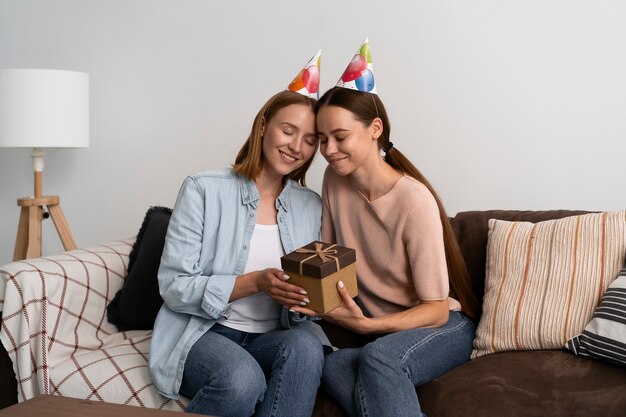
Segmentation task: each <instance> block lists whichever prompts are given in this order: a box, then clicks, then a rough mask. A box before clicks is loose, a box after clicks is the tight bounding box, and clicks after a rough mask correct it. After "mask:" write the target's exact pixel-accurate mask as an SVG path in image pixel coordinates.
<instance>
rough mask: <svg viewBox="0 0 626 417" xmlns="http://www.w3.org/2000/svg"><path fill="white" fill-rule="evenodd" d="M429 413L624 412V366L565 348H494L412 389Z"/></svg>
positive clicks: (618, 416) (613, 415)
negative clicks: (490, 353) (576, 353)
mask: <svg viewBox="0 0 626 417" xmlns="http://www.w3.org/2000/svg"><path fill="white" fill-rule="evenodd" d="M417 393H418V397H419V398H420V404H421V405H422V409H423V411H424V412H425V413H426V414H427V415H429V416H439V417H466V416H473V417H481V416H489V417H493V416H507V417H517V416H519V417H522V416H524V417H528V416H537V417H544V416H551V417H575V416H580V417H583V416H584V417H587V416H603V417H623V416H624V410H626V372H624V370H623V369H621V368H619V367H617V366H613V365H609V364H605V363H602V362H597V361H590V360H587V359H581V358H577V357H576V356H574V355H572V354H570V353H569V352H567V351H558V350H551V351H526V352H503V353H495V354H493V355H487V356H483V357H480V358H478V359H474V360H472V361H470V362H468V363H465V364H463V365H461V366H460V367H458V368H456V369H454V370H452V371H450V372H448V373H446V374H444V375H442V376H441V377H439V378H437V379H435V380H434V381H432V382H430V383H428V384H426V385H423V386H421V387H419V388H418V390H417Z"/></svg>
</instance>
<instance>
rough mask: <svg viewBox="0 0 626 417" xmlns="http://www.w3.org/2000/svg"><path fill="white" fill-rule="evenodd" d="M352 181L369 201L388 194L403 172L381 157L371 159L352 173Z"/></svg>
mask: <svg viewBox="0 0 626 417" xmlns="http://www.w3.org/2000/svg"><path fill="white" fill-rule="evenodd" d="M350 176H351V179H352V183H353V184H354V186H355V187H356V188H357V189H358V190H359V191H360V192H361V194H363V195H364V196H365V197H366V198H367V199H368V200H369V201H374V200H376V199H377V198H379V197H381V196H383V195H385V194H387V193H388V192H389V191H390V190H391V189H392V188H393V186H394V185H395V184H396V182H397V181H398V179H400V178H401V177H402V173H401V172H398V171H396V170H395V169H394V168H392V167H391V165H389V164H388V163H386V162H385V161H384V160H383V159H382V158H381V157H378V158H376V160H373V161H371V162H370V163H367V164H365V165H363V166H361V167H359V168H357V169H356V170H355V171H354V172H353V173H352V174H350Z"/></svg>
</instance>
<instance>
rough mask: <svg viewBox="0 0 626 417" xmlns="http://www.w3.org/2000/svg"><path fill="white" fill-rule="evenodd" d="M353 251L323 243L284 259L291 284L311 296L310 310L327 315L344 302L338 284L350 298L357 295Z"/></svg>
mask: <svg viewBox="0 0 626 417" xmlns="http://www.w3.org/2000/svg"><path fill="white" fill-rule="evenodd" d="M355 262H356V253H355V251H354V249H350V248H346V247H343V246H338V245H334V244H330V243H324V242H318V241H315V242H311V243H309V244H308V245H306V246H303V247H302V248H300V249H297V250H295V251H294V252H291V253H289V254H287V255H285V256H283V257H282V258H281V265H282V268H283V270H284V271H285V273H286V274H288V275H289V277H290V279H289V282H290V283H291V284H293V285H296V286H298V287H302V288H303V289H304V290H305V291H306V292H307V294H308V297H309V300H310V303H309V305H308V306H307V307H308V309H310V310H312V311H314V312H317V313H322V314H324V313H327V312H329V311H330V310H332V309H334V308H335V307H337V306H339V305H340V304H341V303H342V298H341V296H340V294H339V293H338V292H337V283H338V282H339V281H342V282H343V284H344V287H345V290H346V291H347V293H348V295H349V297H356V296H357V294H358V290H357V284H356V265H355Z"/></svg>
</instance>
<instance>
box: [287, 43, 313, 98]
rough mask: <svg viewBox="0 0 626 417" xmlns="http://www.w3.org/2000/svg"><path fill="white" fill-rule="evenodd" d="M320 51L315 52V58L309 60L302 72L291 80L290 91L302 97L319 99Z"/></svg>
mask: <svg viewBox="0 0 626 417" xmlns="http://www.w3.org/2000/svg"><path fill="white" fill-rule="evenodd" d="M321 55H322V50H321V49H320V50H319V51H317V53H316V54H315V56H314V57H313V58H311V59H310V60H309V62H308V63H307V64H306V65H305V66H304V68H303V69H302V71H300V73H299V74H298V75H296V78H294V79H293V81H292V82H291V84H289V87H287V89H288V90H290V91H295V92H296V93H300V94H302V95H304V96H307V97H310V98H315V99H319V98H320V93H319V91H320V62H321Z"/></svg>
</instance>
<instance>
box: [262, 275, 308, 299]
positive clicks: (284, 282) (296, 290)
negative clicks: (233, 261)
mask: <svg viewBox="0 0 626 417" xmlns="http://www.w3.org/2000/svg"><path fill="white" fill-rule="evenodd" d="M288 280H289V275H287V274H285V273H284V272H283V271H281V270H280V269H276V268H267V269H263V270H261V271H256V276H255V283H256V287H257V288H258V290H259V291H261V292H264V293H265V294H267V295H268V296H269V297H270V298H271V299H273V300H274V301H276V302H277V303H279V304H283V305H286V306H287V307H293V306H306V305H307V304H308V303H309V299H308V298H307V296H306V291H305V290H304V289H303V288H300V287H298V286H297V285H292V284H290V283H289V282H288Z"/></svg>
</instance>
